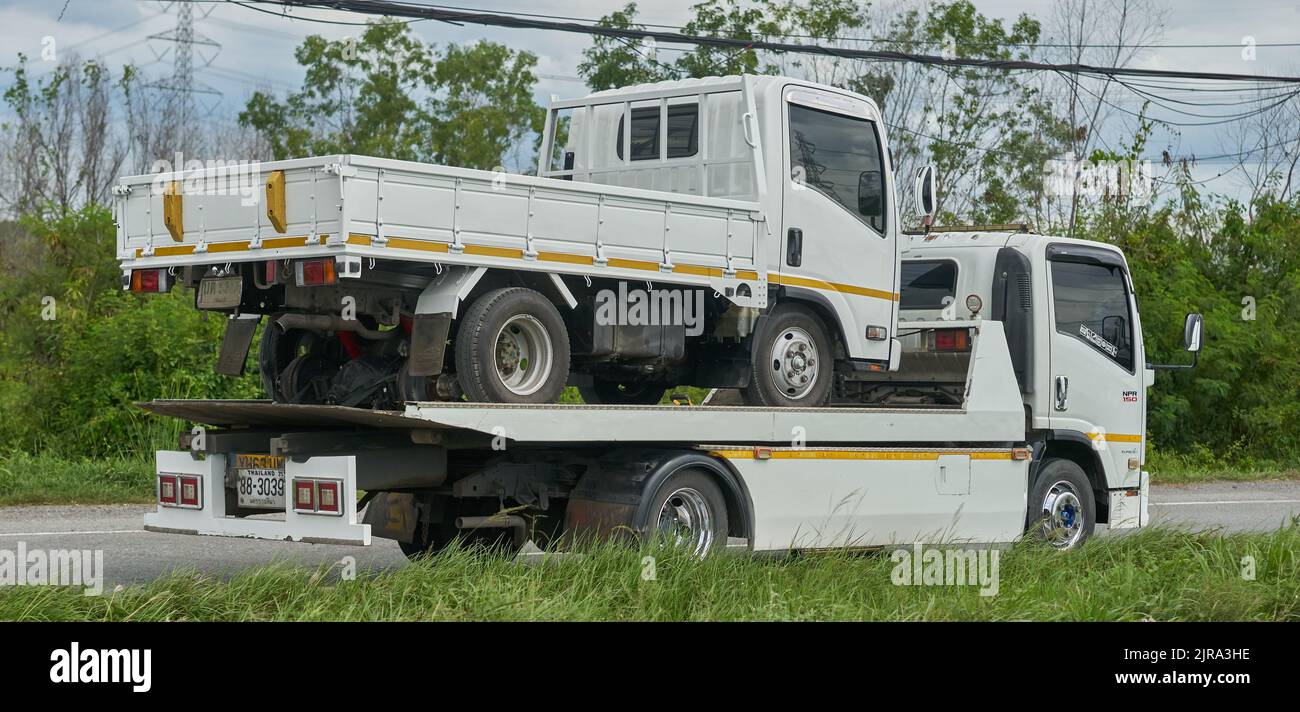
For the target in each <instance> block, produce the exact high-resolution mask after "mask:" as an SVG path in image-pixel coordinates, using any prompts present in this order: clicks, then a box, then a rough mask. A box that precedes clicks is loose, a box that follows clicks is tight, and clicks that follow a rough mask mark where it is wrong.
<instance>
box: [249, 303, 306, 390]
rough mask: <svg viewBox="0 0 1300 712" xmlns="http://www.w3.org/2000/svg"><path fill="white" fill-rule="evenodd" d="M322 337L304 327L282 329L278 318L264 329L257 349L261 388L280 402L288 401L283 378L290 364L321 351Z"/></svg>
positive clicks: (273, 319) (272, 319) (272, 320)
mask: <svg viewBox="0 0 1300 712" xmlns="http://www.w3.org/2000/svg"><path fill="white" fill-rule="evenodd" d="M319 341H320V339H319V337H317V336H316V335H315V334H313V333H311V332H310V331H304V330H302V329H289V330H287V331H286V330H284V329H281V328H280V327H279V326H278V325H277V324H276V323H275V317H271V320H270V321H269V322H268V323H267V324H266V326H265V327H264V328H263V329H262V341H261V343H260V344H258V349H257V369H258V372H259V373H260V375H261V376H262V390H264V391H266V396H267V397H268V398H270V399H271V400H273V401H275V402H277V403H285V402H288V401H287V400H286V398H285V397H284V395H283V393H284V390H285V389H284V387H283V386H282V384H281V377H282V375H283V374H284V372H285V371H286V370H287V369H288V368H289V365H290V364H291V363H293V362H294V361H296V360H297V359H299V358H300V357H302V356H306V355H308V354H312V353H314V352H316V351H317V350H318V342H319Z"/></svg>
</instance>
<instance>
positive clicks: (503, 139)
mask: <svg viewBox="0 0 1300 712" xmlns="http://www.w3.org/2000/svg"><path fill="white" fill-rule="evenodd" d="M294 57H295V59H297V61H298V64H300V65H302V66H303V67H305V68H306V77H305V78H304V80H303V86H302V89H301V90H300V91H298V92H295V93H293V94H290V95H289V96H288V97H287V98H285V99H284V100H280V99H278V98H276V97H274V96H271V95H269V94H266V93H264V92H257V93H255V94H254V95H253V96H252V97H251V98H250V99H249V100H248V103H247V105H246V106H245V108H244V110H243V111H242V112H240V114H239V122H240V123H241V124H242V125H244V126H249V127H251V128H254V129H256V130H257V131H258V133H260V134H261V135H262V136H263V137H264V138H265V139H266V140H267V142H268V143H269V145H270V147H271V151H272V154H273V155H274V157H275V158H276V159H284V158H295V157H302V156H321V155H327V154H331V153H358V154H364V155H369V156H379V157H381V158H395V159H401V160H410V161H426V162H433V163H442V164H447V165H454V166H461V167H465V168H482V169H489V170H490V169H492V168H494V167H496V166H498V165H502V163H503V162H504V160H505V156H506V153H507V151H508V150H509V149H510V148H512V147H513V146H515V145H517V144H518V143H519V142H520V141H521V140H522V139H523V138H524V137H525V136H526V135H528V134H529V133H530V132H532V133H536V132H540V131H541V128H542V122H543V121H544V119H545V111H544V110H543V109H542V108H541V107H540V106H538V105H537V104H536V103H534V102H533V99H532V90H533V85H534V84H535V83H536V78H535V77H534V75H533V68H534V67H535V66H536V65H537V57H536V56H535V55H533V54H532V53H529V52H516V51H514V50H512V49H510V48H508V47H506V46H504V45H500V44H496V43H493V42H487V41H480V42H478V43H475V44H473V45H470V46H468V47H458V46H456V45H448V46H447V48H446V49H445V50H444V51H442V52H439V51H437V50H436V49H435V48H433V47H431V46H426V45H425V44H423V43H422V42H420V40H419V39H418V38H417V37H415V36H414V35H413V34H412V33H411V31H410V29H409V28H408V27H407V25H406V24H405V23H401V22H386V21H385V22H373V23H370V24H369V25H368V26H367V28H366V31H365V32H364V33H363V34H362V36H361V38H360V39H359V40H358V39H355V38H347V39H343V40H328V39H325V38H324V37H320V36H318V35H312V36H310V37H308V38H307V39H306V40H305V41H303V43H302V45H300V46H299V47H298V49H297V50H295V52H294Z"/></svg>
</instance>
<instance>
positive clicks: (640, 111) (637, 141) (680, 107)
mask: <svg viewBox="0 0 1300 712" xmlns="http://www.w3.org/2000/svg"><path fill="white" fill-rule="evenodd" d="M699 123H700V107H699V105H698V104H674V105H673V106H669V107H668V146H667V149H668V150H667V153H666V155H665V157H666V158H689V157H691V156H694V155H695V154H697V153H699V151H700V126H699ZM614 140H615V143H614V153H615V154H617V155H618V159H619V160H620V161H621V160H623V119H622V118H619V120H618V136H617V137H615V139H614ZM631 143H632V160H634V161H649V160H658V158H659V107H657V106H646V107H641V108H636V109H633V110H632V136H631Z"/></svg>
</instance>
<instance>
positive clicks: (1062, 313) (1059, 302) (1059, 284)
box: [1047, 243, 1146, 487]
mask: <svg viewBox="0 0 1300 712" xmlns="http://www.w3.org/2000/svg"><path fill="white" fill-rule="evenodd" d="M1047 264H1048V271H1049V282H1050V289H1051V302H1052V310H1051V311H1052V332H1051V336H1050V341H1049V343H1050V350H1051V369H1050V371H1049V373H1050V374H1051V382H1050V383H1049V384H1048V387H1049V388H1050V393H1049V394H1048V403H1049V404H1050V406H1051V408H1052V410H1051V416H1050V422H1051V426H1052V428H1053V429H1054V430H1058V431H1062V430H1063V431H1074V432H1078V433H1081V434H1083V435H1084V436H1085V437H1087V438H1089V439H1090V440H1091V441H1092V444H1093V447H1095V448H1096V449H1097V450H1098V451H1099V452H1100V454H1101V460H1102V462H1103V463H1104V464H1105V466H1106V468H1107V470H1108V473H1107V481H1108V483H1109V485H1110V486H1111V487H1118V486H1129V485H1136V484H1137V483H1138V480H1139V477H1140V474H1139V463H1140V462H1141V460H1142V446H1143V443H1142V434H1143V432H1144V427H1143V426H1144V421H1145V417H1144V411H1145V407H1146V391H1145V389H1144V388H1143V384H1142V380H1143V371H1144V369H1145V368H1146V364H1144V363H1141V362H1140V361H1141V355H1142V353H1143V350H1142V344H1141V338H1142V332H1141V328H1140V327H1139V324H1138V319H1137V302H1136V300H1135V299H1134V297H1133V287H1132V282H1131V281H1130V279H1129V274H1128V268H1127V265H1126V264H1125V263H1124V258H1123V256H1122V255H1121V254H1120V253H1118V252H1116V251H1113V250H1108V249H1105V248H1101V247H1092V246H1082V245H1073V244H1064V243H1056V244H1052V245H1049V246H1048V247H1047Z"/></svg>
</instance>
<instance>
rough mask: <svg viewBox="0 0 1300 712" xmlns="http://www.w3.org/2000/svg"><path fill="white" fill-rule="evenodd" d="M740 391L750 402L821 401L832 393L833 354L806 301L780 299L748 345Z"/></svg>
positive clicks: (784, 404)
mask: <svg viewBox="0 0 1300 712" xmlns="http://www.w3.org/2000/svg"><path fill="white" fill-rule="evenodd" d="M750 359H751V364H752V366H753V368H752V370H751V374H750V377H749V383H748V384H747V385H746V386H745V388H744V389H743V391H742V394H743V395H744V398H745V402H746V403H748V404H749V405H754V406H768V407H770V406H778V407H795V406H820V405H825V403H826V401H827V400H828V399H829V398H830V393H831V376H832V370H833V368H832V364H833V358H832V353H831V340H830V337H829V336H827V333H826V327H825V325H823V324H822V320H821V319H819V318H818V317H817V315H816V314H814V313H813V312H812V310H811V309H808V308H807V307H805V306H802V305H799V304H790V303H784V304H779V305H777V307H776V308H775V309H773V310H772V313H771V314H770V315H768V318H767V320H766V323H765V324H764V325H763V328H762V329H760V330H759V333H757V334H755V335H754V342H753V345H752V348H751V355H750Z"/></svg>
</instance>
